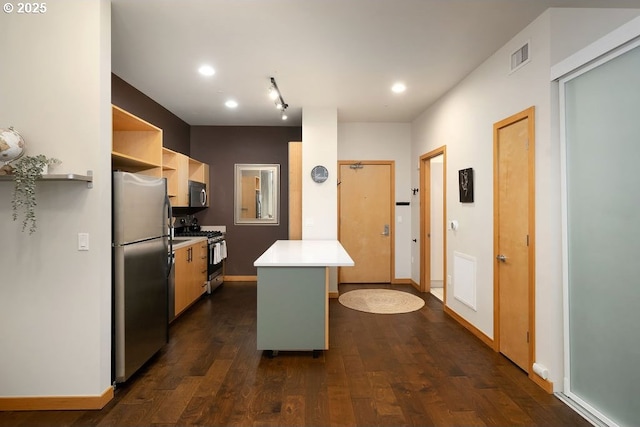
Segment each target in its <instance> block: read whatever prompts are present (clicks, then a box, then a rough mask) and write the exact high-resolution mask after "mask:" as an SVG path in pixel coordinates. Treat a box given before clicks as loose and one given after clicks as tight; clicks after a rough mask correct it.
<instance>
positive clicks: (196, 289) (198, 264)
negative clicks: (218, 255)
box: [192, 240, 208, 300]
mask: <svg viewBox="0 0 640 427" xmlns="http://www.w3.org/2000/svg"><path fill="white" fill-rule="evenodd" d="M207 250H208V245H207V241H206V240H205V241H204V242H198V243H196V244H195V245H193V257H194V260H193V262H194V265H193V271H192V274H193V285H192V286H193V295H194V300H195V299H197V298H199V297H200V296H201V295H202V294H203V293H204V292H205V290H206V286H205V285H206V281H207V267H208V266H207V255H208V254H207Z"/></svg>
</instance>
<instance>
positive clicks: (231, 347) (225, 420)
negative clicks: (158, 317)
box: [0, 283, 590, 426]
mask: <svg viewBox="0 0 640 427" xmlns="http://www.w3.org/2000/svg"><path fill="white" fill-rule="evenodd" d="M360 287H365V286H355V285H342V286H341V287H340V292H346V291H348V290H352V289H356V288H360ZM383 287H387V286H383ZM395 289H398V290H404V291H407V292H412V293H414V294H417V292H416V291H415V290H414V289H413V288H412V287H411V286H395ZM420 296H421V297H422V298H423V299H424V300H425V302H426V304H425V306H424V307H423V308H422V309H420V310H419V311H416V312H413V313H407V314H396V315H375V314H368V313H362V312H358V311H354V310H350V309H348V308H345V307H343V306H342V305H340V303H339V302H338V301H337V300H335V299H334V300H331V303H330V349H329V350H328V351H325V352H323V353H322V354H321V355H320V357H318V358H316V359H314V358H313V357H312V355H311V353H308V352H307V353H305V352H280V353H279V355H278V356H277V357H275V358H273V359H270V358H268V357H267V355H266V354H262V352H260V351H257V350H256V285H255V283H227V284H224V285H223V286H221V287H220V288H218V289H217V290H216V291H215V292H214V293H213V294H212V295H211V296H205V297H204V298H203V299H202V300H201V301H199V302H198V303H197V304H196V305H194V306H193V307H192V308H191V309H190V310H189V312H187V313H185V314H184V315H183V316H181V317H180V318H179V319H178V320H176V321H175V322H174V323H173V324H172V326H171V330H170V334H171V339H170V343H169V344H168V345H167V346H165V348H164V349H162V350H161V351H160V352H159V353H158V354H157V355H156V356H155V357H154V358H153V359H152V360H151V361H150V363H148V364H147V365H146V366H145V367H144V368H143V369H142V370H141V371H140V372H138V373H137V374H136V375H135V376H134V377H133V378H132V379H131V380H130V381H129V382H128V383H127V384H125V385H121V386H118V387H117V388H116V392H115V398H114V399H113V400H112V401H111V402H110V403H109V404H108V405H107V406H106V407H105V408H104V409H102V410H100V411H42V412H0V426H63V425H65V426H94V425H99V426H183V425H199V426H216V425H219V426H236V425H237V426H263V425H264V426H266V425H272V426H304V425H307V426H329V425H346V426H356V425H358V426H400V425H416V426H431V425H434V426H435V425H438V426H516V425H540V426H590V424H589V423H588V422H587V421H585V420H584V419H583V418H581V417H580V416H579V415H578V414H576V413H575V412H574V411H573V410H571V409H570V408H569V407H567V406H565V405H564V404H563V403H562V402H560V401H559V400H558V399H557V398H555V397H554V396H553V395H549V394H547V393H545V392H544V391H543V390H542V389H540V388H539V387H538V386H536V385H535V384H533V383H532V382H531V381H530V380H529V379H528V378H527V377H526V375H525V374H524V373H523V372H522V371H521V370H520V369H518V368H517V367H516V366H515V365H513V364H512V363H511V362H509V361H508V360H507V359H505V358H504V357H502V356H501V355H500V354H496V353H495V352H494V351H492V350H491V349H490V348H488V347H487V346H486V345H484V344H483V343H481V342H480V341H479V340H478V339H476V338H475V337H474V336H473V335H471V334H470V333H469V332H468V331H467V330H465V329H464V328H462V327H461V326H460V325H458V324H457V323H456V322H455V321H453V320H452V319H451V318H449V317H448V316H447V315H445V314H444V313H443V311H442V304H441V302H440V301H439V300H437V299H436V298H435V297H433V296H431V295H429V294H424V295H420Z"/></svg>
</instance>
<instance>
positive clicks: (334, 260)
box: [253, 240, 354, 355]
mask: <svg viewBox="0 0 640 427" xmlns="http://www.w3.org/2000/svg"><path fill="white" fill-rule="evenodd" d="M253 265H254V266H255V267H257V268H258V307H257V309H258V318H257V347H258V350H268V351H271V352H272V354H277V351H279V350H311V351H314V355H315V352H316V351H317V350H327V349H329V267H348V266H353V265H354V262H353V260H352V259H351V257H350V256H349V254H348V253H347V251H345V249H344V248H343V247H342V245H341V244H340V242H339V241H337V240H278V241H276V242H275V243H274V244H273V245H272V246H271V247H270V248H269V249H267V250H266V251H265V252H264V253H263V254H262V255H261V256H260V257H259V258H258V259H257V260H256V261H255V262H254V263H253Z"/></svg>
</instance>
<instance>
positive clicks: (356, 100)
mask: <svg viewBox="0 0 640 427" xmlns="http://www.w3.org/2000/svg"><path fill="white" fill-rule="evenodd" d="M639 3H640V0H135V1H134V0H112V11H111V14H112V70H113V72H114V73H115V74H116V75H118V76H119V77H121V78H122V79H124V80H125V81H126V82H128V83H129V84H131V85H133V86H134V87H136V88H137V89H139V90H140V91H142V92H143V93H145V94H146V95H148V96H149V97H151V98H152V99H154V100H155V101H156V102H158V103H159V104H161V105H163V106H164V107H165V108H167V109H168V110H169V111H171V112H172V113H174V114H175V115H177V116H178V117H180V118H181V119H182V120H184V121H185V122H187V123H188V124H190V125H266V126H281V125H287V126H299V125H300V124H301V122H302V108H303V107H334V108H337V110H338V120H339V121H341V122H354V121H357V122H410V121H411V120H413V119H414V118H415V117H416V116H417V115H419V114H420V113H421V112H422V111H424V110H425V109H426V108H427V107H428V106H429V105H430V104H431V103H433V102H434V101H435V100H437V99H438V98H439V97H441V96H442V95H443V94H444V93H445V92H446V91H447V90H449V89H450V88H451V87H452V86H454V85H455V84H456V83H457V82H459V81H460V80H461V79H463V78H464V77H465V76H466V75H467V74H468V73H469V72H470V71H472V70H473V69H474V68H476V67H477V66H478V65H479V64H481V63H482V61H484V60H485V59H486V58H487V57H489V56H490V55H491V54H493V53H494V52H495V51H496V50H498V49H499V48H500V47H501V46H503V45H504V44H505V43H506V42H507V41H509V39H511V38H512V37H513V36H514V35H516V34H517V33H518V32H519V31H520V30H521V29H522V28H524V27H525V26H526V25H527V24H528V23H530V22H531V21H533V20H534V19H535V18H537V17H538V16H539V15H540V14H541V13H542V12H544V11H545V10H546V9H547V8H548V7H553V6H555V7H605V6H606V7H614V6H618V7H639V6H640V4H639ZM577 25H578V23H577ZM203 63H208V64H210V65H212V66H213V67H214V68H215V69H216V74H215V75H214V76H213V77H209V78H205V77H203V76H201V75H200V74H198V72H197V68H198V67H199V66H200V65H201V64H203ZM272 76H273V77H275V79H276V81H277V84H278V86H279V88H280V90H281V92H282V96H283V97H284V100H285V102H286V103H287V104H288V105H289V109H288V110H287V112H288V113H289V114H288V115H289V119H288V120H287V121H286V122H283V121H282V120H281V118H280V114H279V113H278V111H277V110H276V108H275V106H274V104H273V101H271V100H270V99H269V98H268V96H267V90H268V87H269V78H270V77H272ZM396 81H403V82H404V83H405V84H406V86H407V91H406V92H405V93H403V94H400V95H396V94H393V93H392V92H391V90H390V87H391V85H392V84H393V83H394V82H396ZM229 98H233V99H235V100H236V101H237V102H238V104H239V106H238V108H236V109H235V110H229V109H227V108H226V107H225V106H224V102H225V101H226V100H227V99H229Z"/></svg>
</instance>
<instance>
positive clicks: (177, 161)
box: [162, 148, 189, 206]
mask: <svg viewBox="0 0 640 427" xmlns="http://www.w3.org/2000/svg"><path fill="white" fill-rule="evenodd" d="M162 176H163V177H165V178H167V193H168V195H169V199H170V200H171V205H172V206H189V157H187V156H185V155H184V154H182V153H178V152H176V151H172V150H169V149H168V148H163V149H162Z"/></svg>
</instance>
